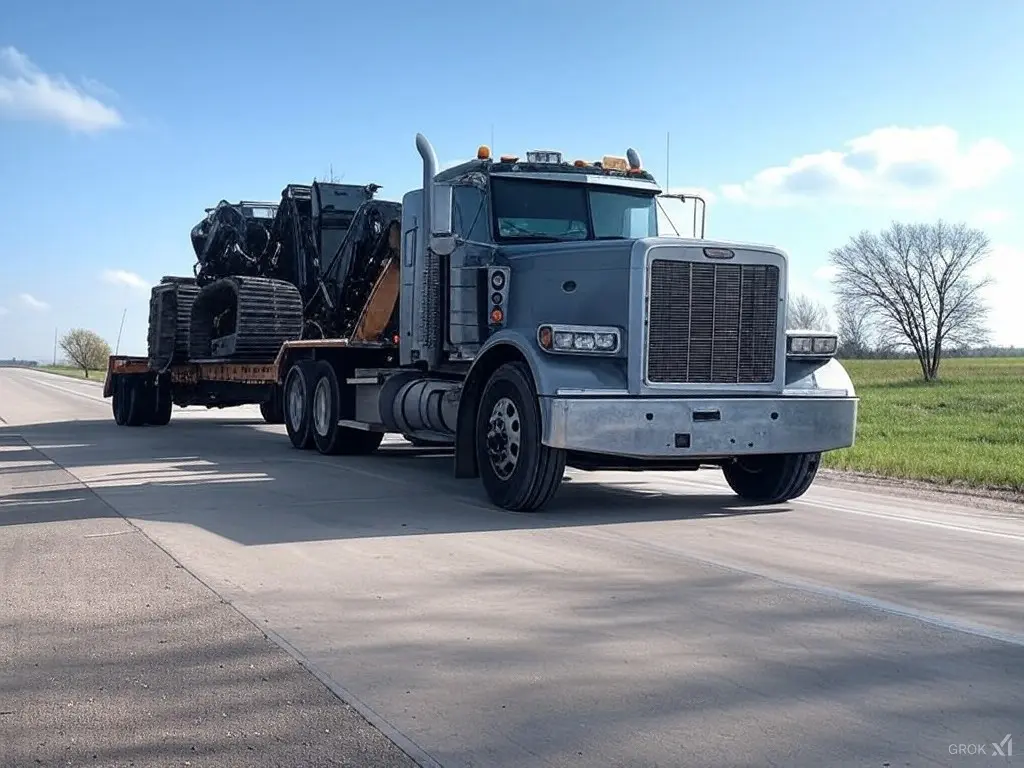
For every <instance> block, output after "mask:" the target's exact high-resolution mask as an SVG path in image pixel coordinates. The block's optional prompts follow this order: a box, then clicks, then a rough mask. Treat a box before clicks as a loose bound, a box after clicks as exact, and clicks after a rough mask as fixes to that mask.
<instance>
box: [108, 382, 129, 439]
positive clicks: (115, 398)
mask: <svg viewBox="0 0 1024 768" xmlns="http://www.w3.org/2000/svg"><path fill="white" fill-rule="evenodd" d="M112 390H113V393H112V394H111V396H110V410H111V411H113V413H114V423H115V424H117V426H119V427H123V426H124V425H125V423H126V422H127V421H128V408H127V406H128V397H127V395H126V393H125V381H124V377H123V376H118V377H117V378H116V379H114V386H113V387H112Z"/></svg>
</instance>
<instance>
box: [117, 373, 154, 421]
mask: <svg viewBox="0 0 1024 768" xmlns="http://www.w3.org/2000/svg"><path fill="white" fill-rule="evenodd" d="M125 388H126V389H127V393H126V394H127V395H128V396H127V398H126V399H127V403H126V405H125V417H124V423H125V425H127V426H129V427H141V426H142V425H143V424H145V423H146V421H147V419H148V418H149V415H150V412H151V409H152V407H153V406H152V399H151V398H150V393H149V391H148V390H147V389H146V387H145V386H143V383H142V380H141V379H139V378H136V377H135V376H132V377H131V378H129V379H127V380H126V381H125Z"/></svg>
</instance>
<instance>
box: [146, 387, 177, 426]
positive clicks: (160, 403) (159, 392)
mask: <svg viewBox="0 0 1024 768" xmlns="http://www.w3.org/2000/svg"><path fill="white" fill-rule="evenodd" d="M151 399H152V402H153V411H152V413H151V414H150V417H149V423H150V424H152V425H154V426H157V427H165V426H167V425H168V424H170V422H171V410H172V409H173V407H174V401H173V400H171V392H170V389H169V388H167V387H157V388H156V389H154V390H153V392H152V395H151Z"/></svg>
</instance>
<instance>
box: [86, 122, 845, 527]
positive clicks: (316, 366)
mask: <svg viewBox="0 0 1024 768" xmlns="http://www.w3.org/2000/svg"><path fill="white" fill-rule="evenodd" d="M416 149H417V150H418V152H419V154H420V158H421V164H422V184H421V185H420V186H419V188H416V189H413V190H410V191H408V192H406V193H405V195H404V196H403V198H402V202H401V204H398V203H396V202H388V201H385V200H381V199H378V197H377V195H376V193H377V191H378V187H377V186H376V185H372V184H371V185H366V186H352V185H340V184H320V183H314V184H312V185H309V186H303V185H289V186H287V187H285V189H284V190H283V192H282V195H281V200H280V201H279V202H277V203H273V204H271V203H259V202H246V201H243V202H239V203H229V202H227V201H222V202H221V203H219V204H218V205H217V206H215V207H214V208H212V209H210V210H208V211H207V212H206V216H205V217H204V218H203V219H202V220H201V221H200V222H199V223H198V224H197V225H196V226H195V227H194V228H193V229H192V232H191V239H192V245H193V248H194V250H195V253H196V258H197V262H196V266H195V268H194V270H193V276H192V277H188V278H182V277H168V278H164V280H162V281H161V283H160V284H159V285H157V286H155V287H154V289H153V296H152V313H151V322H150V336H149V339H150V350H149V355H148V357H146V358H132V357H125V356H119V355H114V356H111V358H110V360H109V364H108V374H107V378H106V383H105V385H104V394H105V395H106V396H109V397H111V398H112V408H113V413H114V420H115V421H116V422H117V424H119V425H124V426H142V425H145V424H149V425H166V424H168V423H169V421H170V419H171V414H172V407H173V405H175V404H177V405H179V406H190V405H197V404H200V405H206V406H209V407H222V406H229V405H236V404H240V403H261V407H262V408H263V413H264V417H265V418H266V419H267V420H268V421H282V420H283V422H284V427H285V429H284V431H285V433H286V434H287V436H288V439H289V440H290V441H291V444H292V445H293V446H294V447H295V448H296V449H299V450H314V449H315V450H316V451H318V452H320V453H322V454H343V455H363V454H370V453H373V452H375V451H377V450H378V449H379V448H380V445H381V442H382V439H383V436H384V435H385V434H388V433H390V434H398V435H402V436H404V437H406V438H408V439H412V440H416V441H437V442H443V443H447V444H449V445H451V446H452V448H453V449H454V450H453V470H454V474H455V476H456V477H460V478H479V479H480V481H481V484H482V486H483V489H484V491H485V492H486V494H487V496H488V498H489V499H490V500H491V502H492V503H493V504H494V505H496V506H498V507H501V508H503V509H508V510H518V511H534V510H539V509H541V508H544V507H545V506H546V505H547V504H548V502H549V501H550V500H551V499H552V498H554V496H555V494H556V491H557V489H558V488H559V486H560V484H561V482H562V479H563V474H564V471H565V468H566V467H567V466H571V467H574V468H576V469H579V470H584V471H592V470H611V469H614V470H631V471H639V470H662V471H664V470H677V471H692V470H696V469H698V468H700V467H707V466H714V467H720V468H721V470H722V472H723V474H724V476H725V479H726V481H727V482H728V484H729V486H730V487H731V488H732V489H733V491H734V492H735V493H736V494H738V495H739V496H741V497H742V498H744V499H748V500H751V501H754V502H757V503H760V504H778V503H782V502H785V501H787V500H789V499H793V498H796V497H798V496H800V495H802V494H803V493H804V492H806V491H807V489H808V488H809V487H810V485H811V483H812V482H813V480H814V477H815V475H816V473H817V470H818V466H819V465H820V461H821V455H822V453H823V452H825V451H830V450H835V449H838V448H845V447H848V446H851V445H853V441H854V433H855V428H856V417H857V404H858V399H857V397H856V393H855V392H854V388H853V385H852V383H851V381H850V378H849V376H848V375H847V373H846V371H845V369H844V368H843V366H842V364H841V363H840V362H839V361H838V360H836V359H835V354H836V348H837V344H838V339H837V337H836V335H835V334H833V333H829V332H826V331H814V330H811V331H807V330H800V331H788V330H787V329H786V327H785V317H786V309H787V302H788V295H787V290H786V287H787V286H786V284H787V275H788V264H789V261H788V256H787V255H786V253H785V251H783V250H781V249H779V248H776V247H773V246H766V245H759V244H754V243H745V242H735V241H725V240H712V239H707V238H705V237H704V224H703V205H701V213H702V215H701V222H700V226H699V234H698V226H697V224H696V221H695V223H694V231H693V232H692V233H691V235H690V236H682V235H680V234H679V233H678V229H676V228H675V226H674V225H673V227H672V228H673V230H674V231H675V232H676V234H675V235H674V236H667V235H665V234H662V233H661V232H660V231H659V220H660V213H661V211H662V209H661V203H662V200H663V198H665V197H672V196H671V195H666V194H665V193H663V192H662V190H661V188H660V187H659V185H658V183H657V182H656V180H655V179H654V177H653V176H652V175H651V174H650V173H649V172H648V171H647V170H646V169H644V167H643V164H642V162H641V160H640V156H639V154H638V153H637V152H635V151H634V150H632V149H630V150H628V151H627V152H626V153H625V156H619V155H606V156H603V157H602V158H601V159H600V160H583V159H580V160H574V161H571V162H570V161H568V160H565V159H564V158H563V157H562V154H561V153H560V152H557V151H547V150H536V151H530V152H527V153H525V157H520V156H518V155H502V156H501V157H499V158H494V157H492V156H491V152H490V148H489V147H486V146H481V147H480V148H479V149H478V150H477V153H476V156H475V157H474V158H471V159H469V160H467V161H465V162H463V163H460V164H457V165H455V166H454V167H450V168H446V169H444V170H443V171H438V168H437V158H436V155H435V153H434V150H433V147H432V146H431V144H430V142H429V141H427V139H426V138H425V137H424V136H422V135H417V137H416ZM701 202H702V201H701Z"/></svg>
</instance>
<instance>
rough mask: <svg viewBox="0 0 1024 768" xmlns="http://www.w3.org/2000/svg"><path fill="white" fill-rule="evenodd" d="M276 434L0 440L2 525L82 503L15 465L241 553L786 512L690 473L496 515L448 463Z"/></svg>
mask: <svg viewBox="0 0 1024 768" xmlns="http://www.w3.org/2000/svg"><path fill="white" fill-rule="evenodd" d="M283 431H284V430H283V427H270V426H267V425H265V424H263V423H262V422H259V421H248V420H241V419H238V418H233V419H232V418H210V417H205V418H192V419H189V418H179V419H176V420H172V422H171V425H170V426H169V427H165V428H153V427H143V428H136V429H124V428H118V427H116V426H115V425H114V424H113V422H111V421H106V420H92V421H76V422H55V423H47V424H34V425H29V426H22V427H17V428H3V429H0V446H3V447H4V448H3V452H2V453H0V472H4V470H5V469H7V468H9V469H11V470H15V472H14V473H13V474H0V494H2V502H0V503H2V508H0V525H4V524H12V523H17V522H27V521H30V520H36V521H39V520H46V519H61V516H63V515H66V514H70V513H72V510H71V509H69V508H68V502H66V501H65V500H66V499H67V498H69V497H70V496H74V495H75V494H78V495H81V493H82V492H83V491H84V490H86V489H85V488H83V487H82V485H80V484H74V485H73V486H71V487H69V486H68V483H67V480H64V481H62V482H63V485H62V486H60V487H53V485H52V484H49V483H48V482H46V481H44V477H45V473H44V472H36V474H37V475H38V477H37V479H36V480H33V481H31V482H29V481H27V480H25V479H24V476H23V475H20V474H18V471H17V470H18V466H19V464H20V463H21V462H31V464H32V466H31V468H30V467H29V466H27V465H26V466H24V468H25V469H26V470H29V471H32V470H39V469H44V468H45V466H44V465H41V464H40V463H39V462H40V460H44V459H48V460H50V461H53V462H55V463H56V465H58V466H59V467H61V468H66V469H67V470H68V471H69V472H70V473H71V475H72V476H73V477H74V478H77V480H79V481H81V483H83V484H84V485H85V486H87V487H88V490H89V491H91V492H93V493H95V494H97V495H98V496H99V497H100V498H101V499H103V500H104V501H105V502H106V503H107V504H108V505H109V506H110V507H112V508H113V509H114V510H116V511H117V512H119V513H121V514H124V515H126V516H128V517H139V518H154V519H160V520H165V521H180V522H187V523H189V524H193V525H197V526H200V527H203V528H206V529H208V530H210V531H212V532H214V533H217V534H219V535H222V536H226V537H228V538H231V539H233V540H235V541H238V542H239V543H242V544H246V545H256V544H269V543H276V542H283V541H305V540H327V539H339V538H361V537H367V536H402V535H416V534H427V533H456V532H469V531H494V530H505V529H508V530H513V529H532V528H546V527H563V526H585V525H603V524H610V523H622V522H638V521H671V520H678V521H693V520H702V519H704V520H706V519H710V518H722V517H732V516H741V515H764V514H778V513H783V512H786V511H788V510H789V509H790V507H788V506H786V505H779V506H776V507H770V508H768V507H758V506H754V505H750V504H747V503H744V502H743V501H741V500H740V499H738V498H737V497H735V496H733V495H732V494H730V493H729V492H728V491H723V492H721V493H718V492H715V491H716V489H714V488H713V487H711V486H709V487H708V490H704V489H702V488H699V487H693V486H687V485H685V484H684V483H685V482H686V481H688V480H690V479H692V476H693V473H674V474H673V475H671V476H670V477H669V479H668V480H667V481H666V482H669V483H672V482H676V483H677V484H676V485H675V486H671V487H672V491H671V492H668V493H666V492H661V491H657V490H652V489H651V488H650V487H649V485H648V486H645V478H644V473H616V474H615V476H614V482H610V481H609V480H608V478H609V475H607V474H606V473H573V474H572V475H571V476H570V477H568V478H567V480H566V481H565V482H563V485H562V488H561V489H560V490H559V492H558V494H557V496H556V497H555V499H554V500H553V501H552V502H551V503H550V504H549V506H548V507H546V508H545V509H544V510H543V511H541V512H537V513H513V512H507V511H504V510H501V509H498V508H495V507H493V506H491V505H490V504H489V502H488V500H487V499H486V497H485V495H484V492H483V489H482V488H481V486H480V483H479V481H476V480H457V479H455V478H454V477H453V476H452V468H451V461H452V459H451V455H450V453H449V452H448V451H446V450H441V449H429V448H414V447H413V446H411V445H409V444H407V443H404V442H399V443H396V444H385V445H384V446H382V448H381V450H380V451H378V452H377V453H376V454H375V455H372V456H361V457H336V456H322V455H320V454H319V453H317V452H316V451H299V450H296V449H294V448H293V447H292V446H291V444H290V443H289V441H288V439H287V437H286V436H285V435H284V434H283ZM19 446H20V449H19ZM29 446H32V447H34V448H30V447H29ZM5 464H9V465H10V466H9V467H5ZM659 476H660V477H662V478H665V477H666V475H663V474H660V473H659ZM676 476H678V478H679V480H677V481H673V480H672V479H671V478H672V477H676ZM19 478H20V479H19ZM679 481H682V483H680V482H679ZM53 516H56V518H54V517H53Z"/></svg>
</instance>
